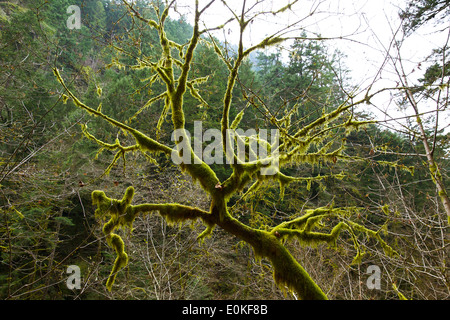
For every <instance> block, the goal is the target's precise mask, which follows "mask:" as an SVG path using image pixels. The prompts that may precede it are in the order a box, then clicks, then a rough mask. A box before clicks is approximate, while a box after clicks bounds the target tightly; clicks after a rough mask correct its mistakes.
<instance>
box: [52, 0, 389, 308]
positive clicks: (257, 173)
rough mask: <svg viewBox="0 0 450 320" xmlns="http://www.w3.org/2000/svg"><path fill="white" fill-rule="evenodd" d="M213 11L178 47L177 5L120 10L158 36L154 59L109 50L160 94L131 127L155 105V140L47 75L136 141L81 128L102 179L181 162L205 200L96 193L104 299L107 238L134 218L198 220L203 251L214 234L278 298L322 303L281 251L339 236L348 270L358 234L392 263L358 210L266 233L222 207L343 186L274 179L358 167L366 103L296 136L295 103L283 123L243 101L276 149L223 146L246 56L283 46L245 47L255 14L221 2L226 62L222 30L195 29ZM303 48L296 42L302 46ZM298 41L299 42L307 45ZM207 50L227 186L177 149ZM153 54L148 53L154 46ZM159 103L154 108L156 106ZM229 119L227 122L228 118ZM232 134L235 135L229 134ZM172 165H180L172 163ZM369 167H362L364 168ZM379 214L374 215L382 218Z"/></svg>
mask: <svg viewBox="0 0 450 320" xmlns="http://www.w3.org/2000/svg"><path fill="white" fill-rule="evenodd" d="M214 2H215V1H214V0H213V1H210V2H208V3H207V4H206V5H204V7H200V5H199V1H196V2H195V9H194V25H193V31H192V36H191V38H190V40H189V41H188V42H187V43H177V42H175V41H174V40H173V39H170V37H169V36H168V33H167V32H166V31H167V30H166V22H167V21H168V16H169V10H171V9H173V7H174V5H175V1H170V2H169V1H168V2H167V5H166V7H165V8H162V7H161V6H156V5H154V7H153V9H154V11H155V13H156V18H150V17H148V16H147V15H145V14H142V13H140V12H139V11H138V10H136V9H135V7H134V6H133V4H131V3H130V2H127V1H125V0H124V1H123V4H124V6H126V7H127V8H128V10H129V13H130V15H131V17H132V18H133V20H134V21H135V23H138V22H139V23H144V24H145V25H147V26H148V28H153V29H154V30H156V31H157V33H158V36H159V46H160V50H158V51H159V52H160V54H159V55H158V56H145V55H144V54H143V53H142V52H139V55H136V54H135V53H132V52H129V51H127V50H125V49H123V48H120V47H118V46H116V47H115V48H116V49H117V50H118V51H119V52H120V54H122V55H124V56H125V57H126V58H127V59H128V60H129V59H130V58H134V59H135V65H134V66H132V69H134V70H139V69H146V70H149V71H150V72H151V73H152V76H151V77H149V78H148V80H147V81H149V85H150V86H151V85H152V84H153V83H155V82H156V81H159V82H160V83H162V84H163V85H164V89H163V90H162V91H161V92H157V93H155V95H154V96H153V97H152V98H150V100H149V101H148V102H147V103H145V104H144V105H143V106H142V108H141V109H140V110H139V111H138V113H137V115H136V116H137V117H139V116H140V114H141V112H144V111H145V110H146V109H148V108H150V106H152V105H153V104H154V105H160V106H161V109H162V110H160V112H161V121H159V122H158V127H157V130H156V132H155V133H154V135H153V137H152V136H151V135H150V134H148V133H145V132H143V130H138V129H136V128H135V127H133V125H132V123H133V122H132V121H124V122H122V121H118V120H116V119H114V118H113V117H112V116H110V115H107V114H105V113H104V112H102V108H101V105H100V106H99V107H92V106H88V105H86V104H85V103H83V102H82V101H80V100H79V99H78V98H77V95H76V94H75V93H74V92H72V90H71V89H70V88H69V86H68V85H66V83H65V81H64V79H63V78H64V74H61V73H60V71H58V69H56V68H55V69H54V73H55V76H56V78H57V80H58V81H59V82H60V84H61V85H62V86H63V88H64V91H65V93H64V95H63V99H64V101H67V100H68V99H71V100H72V101H73V102H74V104H75V105H76V106H77V107H79V108H81V109H83V110H85V111H87V112H88V113H89V114H90V115H92V116H94V117H97V118H100V119H103V120H104V121H106V122H108V123H109V124H110V125H112V126H114V127H116V128H119V129H121V131H122V132H123V133H124V134H125V135H128V136H131V137H132V138H134V142H135V143H134V144H132V145H124V143H123V141H121V140H120V139H119V138H117V139H116V141H115V142H114V143H109V142H104V141H101V140H100V139H97V138H96V137H95V136H94V135H92V134H91V133H89V131H88V129H87V127H85V126H84V127H83V132H84V133H85V135H86V136H87V137H88V138H89V139H91V140H93V141H95V142H96V143H97V144H99V145H100V147H101V148H102V149H108V150H110V151H113V152H116V155H115V157H114V160H113V163H112V164H111V166H109V167H108V168H107V169H106V172H108V171H109V170H110V169H111V167H112V166H113V165H114V164H115V163H116V162H117V161H119V160H120V159H123V161H124V162H125V159H126V155H127V153H129V152H141V153H143V154H144V155H145V156H146V157H147V158H148V159H149V160H150V161H152V162H155V161H156V160H155V159H157V158H158V157H157V155H159V154H164V155H166V157H168V158H170V157H175V158H176V159H179V158H180V157H181V158H182V159H184V160H187V161H182V162H180V164H179V167H180V169H181V170H182V171H184V172H185V173H186V174H188V175H190V176H191V177H192V178H193V180H194V181H196V182H198V183H199V184H200V185H201V187H202V188H203V189H204V190H205V191H206V193H207V194H208V195H209V199H210V207H209V209H208V210H203V209H200V208H196V207H193V206H187V205H182V204H179V203H142V204H133V196H134V194H135V189H134V188H133V187H132V186H130V187H128V188H127V189H126V190H125V191H124V196H123V198H122V199H113V198H110V197H108V196H107V195H106V193H105V192H104V191H100V190H97V191H94V192H93V193H92V201H93V204H94V205H96V206H97V210H96V211H95V214H96V216H97V217H98V218H102V219H107V222H106V223H105V224H104V226H103V232H104V234H105V236H106V239H107V240H108V243H109V244H110V245H111V247H112V248H113V249H114V250H115V251H116V254H117V258H116V260H115V262H114V265H113V267H112V271H111V274H110V277H109V279H108V281H107V283H106V286H107V288H108V289H109V290H111V289H112V287H113V284H114V282H115V277H116V275H117V273H118V272H119V271H120V269H122V268H123V267H124V266H125V265H126V264H127V262H128V255H127V253H126V248H125V245H124V242H123V241H122V239H121V237H120V236H119V235H118V234H117V233H115V231H117V230H118V229H120V228H125V227H128V228H130V229H131V228H132V226H133V221H134V220H135V218H136V216H137V215H139V214H151V213H153V212H158V213H159V214H160V215H161V216H162V217H163V218H165V219H166V220H167V222H169V223H173V224H178V223H183V222H186V221H189V220H201V221H202V222H203V223H204V224H205V230H204V231H203V232H202V233H201V234H200V235H199V236H198V239H199V241H203V240H204V239H205V238H206V237H207V236H208V235H210V234H211V233H212V232H214V229H215V228H216V227H220V228H222V229H223V230H224V231H226V232H228V233H230V234H232V235H234V236H236V237H237V238H239V239H240V240H242V241H244V242H245V243H247V244H249V245H250V246H251V247H252V248H253V250H254V253H255V255H256V256H257V257H258V258H260V259H263V258H264V259H267V260H268V261H270V263H271V265H272V267H273V276H274V279H275V282H276V283H277V284H278V285H279V286H280V288H281V289H283V290H286V289H287V290H290V291H293V292H295V293H296V295H297V296H298V297H299V298H301V299H326V298H327V295H326V294H325V292H324V290H322V289H321V288H320V287H319V286H318V285H317V284H316V283H315V281H314V280H313V279H312V278H311V277H310V276H309V274H308V272H307V271H306V270H305V269H304V268H303V267H302V265H301V264H300V263H299V262H298V261H297V260H296V259H295V258H294V256H293V255H292V254H291V253H290V252H289V250H288V247H287V245H286V244H287V242H288V241H290V240H292V239H295V240H298V241H299V242H300V243H301V244H305V245H313V246H314V245H317V244H320V243H326V244H328V245H329V246H331V247H335V246H336V242H337V238H338V236H339V235H340V233H341V232H342V231H344V230H345V231H346V232H347V233H348V235H349V239H350V240H353V242H354V246H355V249H356V252H357V254H356V257H355V259H354V262H358V261H360V260H361V258H362V256H363V254H364V252H363V250H361V248H360V245H359V243H358V235H359V234H366V235H368V236H369V237H372V238H374V239H376V240H377V241H378V244H379V245H381V246H382V247H383V249H384V250H385V252H386V254H389V255H393V254H395V251H394V250H393V249H392V248H391V247H390V246H389V245H388V244H387V243H386V242H385V241H383V239H382V238H381V236H380V233H379V230H375V231H373V230H370V229H369V228H367V227H365V226H363V225H360V224H358V223H356V222H354V221H352V217H353V216H354V215H355V214H356V213H358V212H360V211H361V210H363V209H362V208H356V207H335V206H334V205H333V204H332V203H330V204H329V205H328V206H325V207H320V208H315V209H309V210H305V211H301V210H299V212H298V213H297V214H296V215H295V216H294V217H292V218H291V219H289V220H286V221H283V222H281V223H279V224H276V225H274V226H266V227H261V228H259V227H254V226H250V225H249V224H246V223H244V222H245V221H244V220H242V221H240V220H239V216H238V215H235V214H234V212H232V211H231V210H230V207H229V202H230V199H231V198H232V197H233V196H236V195H238V194H240V195H241V196H242V197H245V196H247V195H248V194H250V193H252V192H256V191H257V190H258V188H260V187H261V186H262V185H263V184H264V183H266V182H268V181H274V182H277V183H279V186H280V197H281V198H282V197H283V192H284V189H285V188H286V186H287V185H289V184H291V183H299V184H301V185H302V186H304V187H305V188H308V187H309V186H310V185H311V183H312V182H320V181H323V180H327V179H344V178H345V172H344V173H333V172H330V174H329V175H318V176H314V177H296V176H290V175H288V174H286V173H284V172H283V171H282V169H283V168H286V167H289V166H295V165H299V164H302V163H308V164H323V163H329V164H333V163H336V162H338V161H339V162H341V161H342V162H346V161H347V162H351V161H366V160H365V159H363V158H360V157H356V156H349V155H347V154H346V153H345V147H346V142H345V136H346V135H347V134H348V133H349V132H351V131H353V130H357V129H359V128H361V127H363V126H364V125H365V124H367V123H368V122H367V121H358V120H356V119H355V117H354V114H353V112H352V111H353V108H354V107H355V106H356V105H358V104H361V103H364V102H366V101H368V100H369V99H370V97H369V96H367V97H365V98H364V99H363V100H361V101H357V102H355V101H353V99H352V98H353V97H351V96H349V97H347V99H345V101H344V102H343V103H340V104H338V105H336V106H328V108H326V109H324V111H323V113H322V115H321V116H319V117H317V118H316V119H314V120H311V121H310V122H309V123H307V124H302V125H301V126H296V125H295V124H294V123H292V122H291V120H292V117H293V115H294V114H296V113H297V110H298V109H299V108H301V101H300V100H298V101H295V102H293V103H291V104H284V105H282V106H281V107H280V108H278V110H280V109H282V110H283V112H284V113H283V114H282V115H281V112H280V113H273V111H272V110H277V108H267V106H266V105H265V104H264V103H263V101H261V99H258V97H245V98H246V99H247V101H246V103H247V106H255V107H257V108H258V110H260V112H261V114H262V115H263V116H264V117H265V119H267V120H268V123H269V124H270V129H275V131H276V132H277V134H278V135H277V137H278V141H279V143H274V141H276V139H274V137H273V136H272V137H271V138H272V139H267V138H263V137H262V136H251V137H245V136H244V135H239V134H237V133H235V134H234V136H232V137H231V136H230V131H229V130H230V129H231V130H234V129H236V128H237V127H238V126H239V123H240V121H241V120H242V118H243V117H245V108H244V107H242V108H241V109H240V110H233V108H234V107H235V105H234V104H233V103H232V102H233V100H234V99H235V98H236V97H234V96H233V93H234V92H235V91H234V89H235V87H236V85H237V82H238V80H239V71H240V68H241V67H242V66H243V64H244V62H245V61H246V59H247V58H248V57H249V55H250V53H252V52H255V51H256V50H258V49H264V48H268V47H270V46H274V45H277V44H280V43H282V42H284V41H285V40H288V39H289V37H288V36H284V35H283V32H280V33H277V34H274V35H271V36H267V37H266V38H264V39H263V40H262V41H261V42H259V43H258V44H256V45H253V46H250V47H245V45H244V41H243V38H244V37H243V34H244V32H245V31H246V29H247V28H248V26H249V25H250V24H251V23H252V21H253V20H254V19H255V18H256V17H257V16H259V15H260V14H262V11H259V12H256V11H255V7H253V6H252V7H246V2H245V1H244V2H243V5H242V8H241V9H240V10H241V11H240V12H236V11H234V10H232V9H231V8H230V7H229V6H228V4H227V3H226V2H225V1H223V2H222V4H223V5H224V9H225V10H229V12H231V14H232V19H231V20H229V22H231V21H234V22H235V23H237V24H238V26H239V31H240V40H239V43H238V48H237V52H236V54H235V55H234V56H231V57H230V56H228V55H227V54H226V53H225V52H224V50H223V48H222V47H221V46H220V44H219V43H218V41H217V40H215V39H214V38H213V37H212V36H211V35H210V32H211V31H212V30H217V29H220V28H224V26H219V27H216V26H214V27H206V26H204V25H203V23H201V20H200V17H201V16H202V15H203V14H204V13H205V12H206V11H207V10H209V9H210V7H211V6H212V4H213V3H214ZM290 8H291V6H290V5H288V6H285V7H282V8H279V10H276V11H273V12H272V13H270V14H275V15H276V14H279V13H281V12H284V11H286V10H290ZM302 39H303V38H296V40H297V41H301V40H302ZM305 40H306V39H305ZM202 42H203V43H205V44H207V45H208V46H209V47H210V48H213V49H214V52H215V54H216V55H217V57H219V61H221V62H222V63H223V64H224V65H225V67H226V69H227V70H228V79H227V83H226V89H225V92H224V95H223V100H222V102H221V122H220V128H219V129H220V132H221V142H222V146H221V148H223V151H224V153H225V154H226V160H227V161H228V163H230V167H231V174H230V175H229V177H227V178H226V179H222V180H219V178H218V176H217V174H216V172H215V171H214V170H213V169H212V166H210V165H208V164H207V163H206V162H205V161H204V160H202V159H201V158H200V157H199V155H198V154H197V153H196V152H195V151H194V148H192V147H191V146H190V145H188V144H186V143H185V142H186V141H188V140H189V138H190V137H189V136H188V132H187V130H186V129H187V127H188V124H187V123H186V118H187V117H186V116H185V112H186V110H185V103H184V102H185V101H186V100H187V99H188V97H189V99H192V98H193V99H195V100H197V101H198V103H199V104H200V105H203V106H205V105H208V102H207V101H206V100H205V99H204V98H203V97H202V95H201V91H200V90H199V87H200V86H201V85H202V84H203V83H205V82H207V81H208V78H207V77H201V78H196V77H195V75H193V74H192V67H193V66H192V64H193V61H194V56H195V54H196V52H197V51H196V48H197V47H198V45H199V44H200V43H202ZM154 45H155V44H154ZM114 62H115V63H116V64H118V65H119V66H120V67H121V68H122V67H123V66H124V65H123V64H121V63H120V61H118V60H117V59H116V60H114ZM156 102H159V103H156ZM234 114H236V116H235V117H234V119H230V118H231V115H234ZM168 115H171V124H172V127H173V130H177V133H179V134H178V136H177V139H175V147H171V146H170V145H168V144H167V143H163V142H161V141H158V138H157V137H158V135H157V134H156V133H157V131H158V130H159V129H161V126H162V123H163V122H164V120H165V119H166V118H167V117H168ZM236 132H238V131H236ZM230 138H232V139H234V142H235V143H243V144H245V145H246V154H245V159H243V158H242V157H241V156H242V155H239V154H238V153H236V152H235V151H234V150H230V149H228V148H227V145H229V144H228V142H229V141H230ZM253 142H255V143H256V145H259V146H264V147H268V148H269V152H268V153H267V154H266V155H264V154H261V153H260V154H259V156H258V155H256V154H252V152H253V151H254V149H253V148H250V145H251V144H252V143H253ZM177 157H179V158H177ZM367 161H369V160H367ZM380 210H381V208H380Z"/></svg>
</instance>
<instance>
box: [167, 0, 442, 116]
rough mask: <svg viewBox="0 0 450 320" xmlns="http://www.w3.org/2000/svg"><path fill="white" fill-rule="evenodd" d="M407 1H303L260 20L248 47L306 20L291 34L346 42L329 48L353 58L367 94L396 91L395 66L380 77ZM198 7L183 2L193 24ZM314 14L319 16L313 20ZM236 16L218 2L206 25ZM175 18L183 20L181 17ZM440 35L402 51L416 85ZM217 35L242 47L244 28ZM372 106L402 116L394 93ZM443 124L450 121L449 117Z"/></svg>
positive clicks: (430, 29)
mask: <svg viewBox="0 0 450 320" xmlns="http://www.w3.org/2000/svg"><path fill="white" fill-rule="evenodd" d="M255 2H257V0H248V1H247V2H246V3H247V7H250V6H251V5H252V4H254V3H255ZM288 2H289V1H287V0H265V1H262V2H261V3H260V4H259V5H258V6H257V7H255V9H254V12H260V11H266V10H267V11H273V10H276V9H278V8H281V7H283V6H284V5H285V4H287V3H288ZM291 2H292V1H291ZM406 2H407V1H406V0H363V1H361V0H301V1H299V2H298V3H296V4H295V6H293V7H292V10H288V11H286V12H284V13H282V14H279V15H277V16H274V15H272V14H268V15H264V16H260V17H258V18H257V19H255V21H254V22H253V23H252V24H251V25H250V26H249V28H248V30H247V31H246V34H245V42H244V43H245V44H246V45H247V47H249V46H251V45H254V44H257V43H258V42H259V41H261V40H262V39H263V38H264V37H265V36H267V35H271V34H273V33H274V32H277V31H278V30H281V29H283V28H284V27H285V26H286V25H289V24H292V23H294V22H295V21H299V20H301V23H300V24H298V26H297V27H296V28H293V31H292V32H291V33H289V34H288V35H291V36H298V35H300V34H301V32H302V30H304V31H307V32H308V35H314V34H320V35H321V36H322V37H327V38H339V37H343V38H344V39H345V40H342V39H339V40H332V41H327V42H326V44H327V46H328V47H329V48H330V49H338V50H339V51H341V52H343V53H344V54H346V55H347V59H346V60H345V61H344V63H345V65H346V66H347V68H348V69H350V71H351V77H352V80H353V84H354V85H357V86H359V87H360V88H361V90H364V89H365V88H367V87H368V86H369V85H370V84H371V83H372V82H373V81H374V80H376V83H375V85H374V87H373V89H374V90H375V89H377V88H382V87H394V86H395V85H396V82H397V79H398V77H397V75H395V74H394V73H393V71H392V68H391V67H389V65H388V66H385V68H384V71H383V72H382V73H381V74H378V70H379V69H380V68H381V67H382V66H383V63H384V61H385V57H386V49H387V48H389V46H390V44H391V41H392V38H393V33H394V32H395V31H396V30H397V29H398V28H399V26H400V20H399V17H398V12H399V9H400V8H403V7H405V3H406ZM206 3H209V0H200V7H201V8H202V7H203V6H204V5H205V4H206ZM227 3H228V5H229V6H233V7H232V9H233V10H236V12H237V13H240V11H241V10H242V9H241V7H242V3H243V1H242V0H228V1H227ZM193 4H194V1H193V0H178V1H177V11H178V12H179V13H181V14H186V18H187V20H188V21H189V22H191V23H192V22H193V21H192V19H193V14H192V13H193V11H194V10H193ZM313 11H314V14H312V15H310V13H311V12H313ZM189 13H190V14H189ZM230 16H231V13H230V11H229V10H228V9H227V8H226V7H224V5H223V4H222V1H219V0H217V1H216V2H215V3H214V4H213V5H212V6H211V7H210V8H208V10H207V11H205V14H204V15H203V16H202V20H203V21H204V23H205V24H206V25H207V26H208V27H215V26H219V25H221V24H222V23H224V22H225V21H227V20H228V19H229V18H230ZM178 17H179V15H178ZM174 18H177V14H175V13H174ZM435 31H436V28H435V27H434V26H431V25H430V26H425V27H423V28H420V29H419V30H418V31H417V32H416V33H415V34H414V35H412V36H410V37H409V38H408V39H407V40H406V41H405V42H404V44H403V46H402V50H401V53H402V58H403V59H404V62H405V71H406V72H407V73H409V75H408V76H409V77H408V78H409V79H410V81H411V83H410V84H415V83H417V82H416V80H417V78H419V77H420V76H422V75H423V72H424V71H425V69H426V66H422V69H421V70H419V69H418V68H417V66H418V64H419V62H421V61H422V60H423V59H424V58H425V57H426V56H428V55H429V54H430V53H431V51H432V49H435V48H438V47H441V46H442V45H443V44H444V43H445V39H446V38H447V35H448V29H447V30H445V31H444V32H441V33H436V32H435ZM214 35H215V36H216V37H218V38H219V39H223V38H224V36H225V37H226V39H227V41H228V42H230V43H235V44H236V43H237V42H238V37H239V31H238V24H237V23H235V22H234V23H232V24H228V25H227V26H226V28H225V29H224V30H221V31H220V32H216V33H215V34H214ZM393 52H394V53H395V51H393ZM372 102H374V103H375V104H376V105H377V106H378V107H379V109H381V110H384V111H388V113H389V115H390V116H393V115H394V114H395V116H402V114H398V113H396V108H395V105H394V104H392V99H391V97H390V95H389V94H383V95H380V96H379V97H378V98H377V99H374V100H373V101H372ZM370 111H371V112H373V113H375V115H376V117H377V118H378V120H383V119H386V116H385V115H383V113H382V112H381V113H380V112H379V110H376V109H373V108H372V109H371V110H370ZM442 120H443V121H447V122H448V121H449V119H448V118H447V119H446V120H445V118H444V117H442ZM444 125H446V124H445V123H444Z"/></svg>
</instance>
